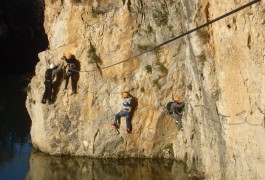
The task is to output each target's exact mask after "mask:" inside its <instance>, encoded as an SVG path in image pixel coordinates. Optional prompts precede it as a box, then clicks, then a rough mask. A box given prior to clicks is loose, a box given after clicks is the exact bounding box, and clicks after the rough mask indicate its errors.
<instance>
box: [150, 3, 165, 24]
mask: <svg viewBox="0 0 265 180" xmlns="http://www.w3.org/2000/svg"><path fill="white" fill-rule="evenodd" d="M168 15H169V12H168V9H167V6H166V4H161V9H159V10H157V9H156V10H155V12H154V13H153V18H154V19H155V22H156V25H158V26H165V25H167V23H168Z"/></svg>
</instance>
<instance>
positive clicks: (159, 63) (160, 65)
mask: <svg viewBox="0 0 265 180" xmlns="http://www.w3.org/2000/svg"><path fill="white" fill-rule="evenodd" d="M157 65H158V66H159V70H160V72H161V73H163V74H167V73H168V70H167V68H166V66H165V65H164V64H162V63H161V62H157Z"/></svg>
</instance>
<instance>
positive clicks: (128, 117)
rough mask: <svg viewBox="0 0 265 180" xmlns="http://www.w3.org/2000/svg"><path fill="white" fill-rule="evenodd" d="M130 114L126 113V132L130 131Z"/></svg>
mask: <svg viewBox="0 0 265 180" xmlns="http://www.w3.org/2000/svg"><path fill="white" fill-rule="evenodd" d="M130 115H131V114H130V112H126V115H125V116H126V129H127V131H130V130H131V127H130Z"/></svg>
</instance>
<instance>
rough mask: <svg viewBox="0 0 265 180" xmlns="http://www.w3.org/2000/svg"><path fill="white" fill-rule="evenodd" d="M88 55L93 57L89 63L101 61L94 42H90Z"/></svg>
mask: <svg viewBox="0 0 265 180" xmlns="http://www.w3.org/2000/svg"><path fill="white" fill-rule="evenodd" d="M87 55H88V57H90V58H91V60H90V62H89V63H101V59H100V57H99V56H98V55H97V53H96V48H95V46H93V45H92V44H90V47H89V49H88V51H87Z"/></svg>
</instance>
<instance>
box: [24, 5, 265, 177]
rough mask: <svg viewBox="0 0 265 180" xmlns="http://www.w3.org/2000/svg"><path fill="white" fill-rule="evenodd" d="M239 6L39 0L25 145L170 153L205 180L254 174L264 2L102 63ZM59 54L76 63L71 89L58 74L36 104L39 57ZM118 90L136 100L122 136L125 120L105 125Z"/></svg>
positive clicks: (80, 151)
mask: <svg viewBox="0 0 265 180" xmlns="http://www.w3.org/2000/svg"><path fill="white" fill-rule="evenodd" d="M245 3H247V2H246V1H243V0H237V1H229V2H220V1H217V0H214V1H208V0H201V1H189V0H187V1H186V0H185V1H184V0H183V1H174V0H168V1H162V0H161V1H160V0H158V1H148V0H145V1H142V0H139V1H137V0H134V1H133V0H124V1H118V0H117V1H114V0H113V1H104V3H103V1H96V0H90V1H85V0H84V1H81V0H80V1H78V0H75V1H70V0H65V1H57V0H46V2H45V9H46V12H45V29H46V32H47V34H48V38H49V42H50V47H49V49H47V51H45V52H42V53H40V54H39V57H40V62H39V63H38V65H37V66H36V76H35V77H34V78H33V79H32V81H31V84H30V87H31V91H30V92H29V93H28V99H27V108H28V111H29V113H30V116H31V118H32V130H31V135H32V142H33V145H34V146H35V147H37V148H39V149H40V150H42V151H44V152H47V153H50V154H70V155H85V156H92V157H128V156H130V157H167V158H170V157H173V156H174V157H175V158H176V159H178V160H182V161H184V162H186V163H187V165H188V167H189V170H192V171H196V170H200V171H204V172H205V176H206V179H245V178H246V179H262V177H263V176H264V172H265V171H264V166H263V164H264V161H265V157H264V153H263V151H264V149H265V146H264V145H263V144H262V143H261V142H262V139H263V137H264V135H265V131H264V113H265V109H264V92H263V91H262V90H263V86H264V83H263V81H264V72H265V70H264V52H265V51H264V42H265V41H264V35H265V34H264V32H265V31H264V16H265V13H264V9H265V5H264V1H261V2H260V3H257V4H255V5H253V6H251V7H249V8H246V9H244V10H241V11H240V12H238V13H236V14H234V15H231V16H229V17H227V18H225V19H222V20H220V21H218V22H216V23H214V24H212V25H210V26H207V27H206V28H204V29H201V30H199V31H197V32H194V33H192V34H190V35H188V36H187V37H185V38H183V39H179V40H178V41H174V42H172V43H170V44H168V45H165V46H163V47H162V48H159V49H156V50H155V51H152V52H149V53H147V54H145V55H143V56H141V57H138V58H136V59H133V60H130V61H127V62H125V63H122V64H119V65H116V66H112V67H110V68H104V67H107V66H109V65H112V64H114V63H117V62H119V61H122V60H125V59H126V58H129V57H131V56H133V55H135V54H138V53H140V52H143V51H145V50H146V49H150V48H152V47H154V46H155V45H157V44H160V43H162V42H163V41H165V40H168V39H170V38H172V37H175V36H177V35H179V34H181V33H182V32H185V31H187V30H190V29H193V28H195V27H196V26H198V25H201V24H203V23H205V22H207V21H209V20H212V19H214V18H216V17H218V16H220V15H223V14H224V13H227V12H229V11H231V10H233V9H235V8H237V7H239V6H241V5H243V4H245ZM93 48H94V50H93V53H92V54H91V52H92V50H91V49H93ZM66 51H71V52H72V53H74V54H75V57H76V58H77V59H78V61H79V62H80V68H81V72H80V73H79V81H78V94H77V95H70V93H71V90H70V89H71V88H70V87H69V88H68V90H67V91H63V85H64V81H63V82H62V84H61V85H59V86H58V87H59V92H58V94H57V96H56V101H55V103H54V104H52V105H43V104H41V103H40V100H41V97H42V93H43V90H44V85H43V77H44V72H45V69H46V62H45V60H46V59H48V60H50V61H51V62H53V63H57V64H58V63H60V57H61V56H62V55H63V53H64V52H66ZM98 66H99V67H100V68H98ZM87 71H89V72H87ZM59 84H60V83H59ZM123 90H128V91H130V93H131V94H132V95H133V96H134V97H135V99H136V100H137V104H138V105H137V108H136V111H135V113H134V116H133V119H132V127H133V129H132V133H131V134H127V133H126V131H125V120H124V119H122V121H121V129H120V132H117V131H116V130H115V129H113V128H112V127H111V126H110V124H111V123H112V120H113V116H114V114H115V113H117V112H118V111H119V110H120V109H119V108H120V104H119V103H120V92H122V91H123ZM175 95H180V96H182V97H183V98H185V100H186V109H185V115H184V119H183V122H184V131H183V132H178V130H177V128H176V125H175V123H174V121H173V119H170V117H168V115H167V114H166V110H165V105H166V103H167V102H168V101H170V100H171V98H172V96H175Z"/></svg>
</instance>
